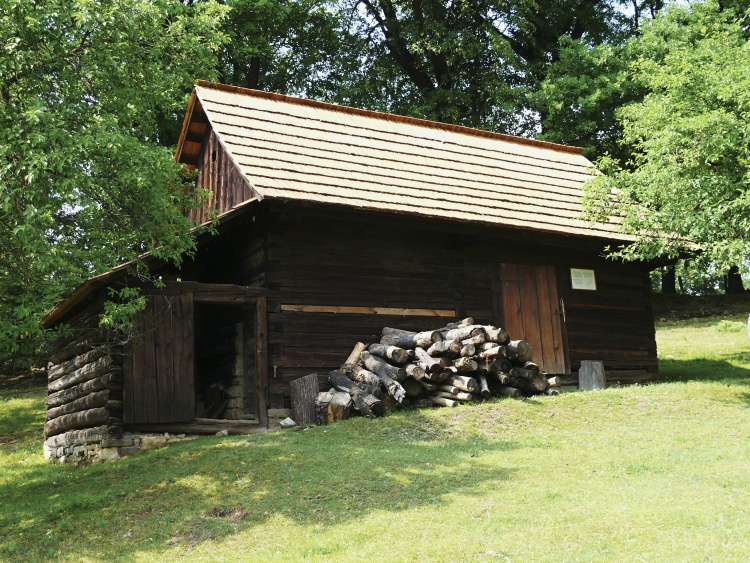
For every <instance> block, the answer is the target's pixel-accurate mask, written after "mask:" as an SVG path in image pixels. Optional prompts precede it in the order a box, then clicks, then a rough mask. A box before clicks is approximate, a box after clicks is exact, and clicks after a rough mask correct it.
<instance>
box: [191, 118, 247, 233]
mask: <svg viewBox="0 0 750 563" xmlns="http://www.w3.org/2000/svg"><path fill="white" fill-rule="evenodd" d="M197 167H198V169H199V170H200V175H199V176H198V186H199V187H201V188H203V189H205V190H208V191H209V192H211V194H212V196H211V200H210V201H209V202H208V204H207V205H206V206H205V207H204V208H203V209H198V210H193V211H191V212H190V213H189V216H190V218H191V219H196V220H197V221H198V222H199V223H204V222H206V221H207V220H208V218H209V217H208V213H207V209H215V210H216V211H217V212H218V213H219V214H221V213H224V212H226V211H229V210H230V209H232V207H234V206H235V205H237V204H239V203H242V202H243V201H246V200H248V199H250V198H252V197H253V192H252V190H251V189H250V186H249V185H248V183H247V182H246V181H245V179H244V178H243V177H242V175H241V174H240V171H239V170H238V169H237V167H236V166H235V165H234V163H233V162H232V159H231V157H230V156H229V155H227V153H226V150H225V149H224V147H223V146H222V145H221V143H219V140H218V137H217V136H216V133H214V131H213V130H212V129H210V130H209V132H208V133H207V136H206V140H205V141H204V142H203V147H202V149H201V153H200V156H199V158H198V164H197Z"/></svg>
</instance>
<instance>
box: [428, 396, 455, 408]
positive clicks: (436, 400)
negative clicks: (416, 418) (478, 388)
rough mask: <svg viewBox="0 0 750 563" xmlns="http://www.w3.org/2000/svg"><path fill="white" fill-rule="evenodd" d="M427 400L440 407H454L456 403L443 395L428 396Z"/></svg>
mask: <svg viewBox="0 0 750 563" xmlns="http://www.w3.org/2000/svg"><path fill="white" fill-rule="evenodd" d="M428 400H429V401H430V402H431V403H432V404H433V405H438V406H440V407H455V406H456V405H457V404H458V403H457V402H456V401H454V400H453V399H444V398H443V397H428Z"/></svg>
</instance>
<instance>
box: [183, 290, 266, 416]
mask: <svg viewBox="0 0 750 563" xmlns="http://www.w3.org/2000/svg"><path fill="white" fill-rule="evenodd" d="M194 318H195V341H194V342H195V344H194V353H195V368H194V369H195V378H194V381H195V383H194V384H195V400H196V406H195V409H196V411H195V413H196V418H209V419H224V420H253V421H257V420H258V397H257V378H256V367H255V366H256V362H255V349H256V347H255V330H254V326H255V323H254V319H255V306H254V305H253V304H252V303H247V304H244V305H242V304H217V303H196V304H195V317H194Z"/></svg>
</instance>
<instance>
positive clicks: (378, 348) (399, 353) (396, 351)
mask: <svg viewBox="0 0 750 563" xmlns="http://www.w3.org/2000/svg"><path fill="white" fill-rule="evenodd" d="M367 351H368V352H370V354H373V355H375V356H379V357H381V358H383V359H384V360H391V361H392V362H394V363H397V364H405V363H406V362H407V360H408V359H409V354H408V353H407V352H406V350H404V349H403V348H399V347H398V346H388V345H386V344H370V345H369V346H368V347H367Z"/></svg>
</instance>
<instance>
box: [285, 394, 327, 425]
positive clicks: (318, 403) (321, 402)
mask: <svg viewBox="0 0 750 563" xmlns="http://www.w3.org/2000/svg"><path fill="white" fill-rule="evenodd" d="M335 393H336V390H335V389H330V390H328V391H326V392H325V393H318V396H317V398H316V399H315V423H316V424H319V425H321V426H322V425H324V424H328V405H329V404H330V402H331V399H333V395H334V394H335ZM294 422H295V424H297V425H299V424H301V423H299V422H297V421H296V420H295V421H294Z"/></svg>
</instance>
